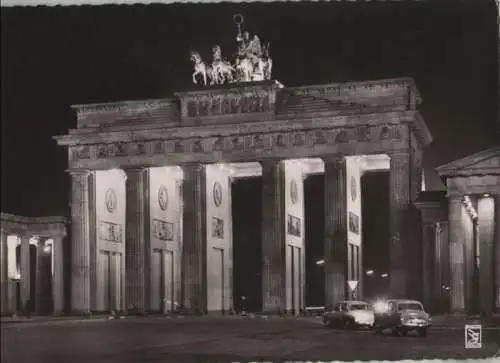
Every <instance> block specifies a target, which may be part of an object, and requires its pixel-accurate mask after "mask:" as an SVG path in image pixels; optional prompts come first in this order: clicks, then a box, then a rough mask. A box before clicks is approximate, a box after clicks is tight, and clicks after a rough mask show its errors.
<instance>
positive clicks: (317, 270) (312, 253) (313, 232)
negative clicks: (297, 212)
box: [304, 174, 325, 306]
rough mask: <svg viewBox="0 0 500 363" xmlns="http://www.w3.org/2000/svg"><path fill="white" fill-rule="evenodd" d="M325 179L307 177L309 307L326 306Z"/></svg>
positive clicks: (307, 301) (316, 176) (306, 218)
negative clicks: (323, 262) (324, 262)
mask: <svg viewBox="0 0 500 363" xmlns="http://www.w3.org/2000/svg"><path fill="white" fill-rule="evenodd" d="M324 188H325V178H324V175H323V174H318V175H309V176H308V177H307V178H306V179H305V180H304V212H305V229H306V233H305V250H306V286H305V289H306V291H305V292H306V293H305V305H306V306H324V304H325V270H324V266H323V265H322V264H321V260H323V258H324V243H323V240H324V235H325V198H324Z"/></svg>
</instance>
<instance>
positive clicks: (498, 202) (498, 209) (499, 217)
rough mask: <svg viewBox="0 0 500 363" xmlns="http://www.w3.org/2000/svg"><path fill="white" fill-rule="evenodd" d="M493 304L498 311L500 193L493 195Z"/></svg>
mask: <svg viewBox="0 0 500 363" xmlns="http://www.w3.org/2000/svg"><path fill="white" fill-rule="evenodd" d="M494 249H495V261H494V263H495V286H496V291H495V293H496V294H495V297H496V298H495V306H496V311H497V312H500V195H495V246H494Z"/></svg>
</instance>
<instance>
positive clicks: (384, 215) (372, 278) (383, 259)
mask: <svg viewBox="0 0 500 363" xmlns="http://www.w3.org/2000/svg"><path fill="white" fill-rule="evenodd" d="M361 198H362V211H361V215H362V231H363V273H364V280H363V281H364V298H365V300H372V299H375V298H377V297H384V296H387V294H388V293H389V276H388V275H385V274H388V273H389V267H390V265H389V262H390V260H389V172H388V171H370V172H365V173H364V174H363V176H362V177H361Z"/></svg>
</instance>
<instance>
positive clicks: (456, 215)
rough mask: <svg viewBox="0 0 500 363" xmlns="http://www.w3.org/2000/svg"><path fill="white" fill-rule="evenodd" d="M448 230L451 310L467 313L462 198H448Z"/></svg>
mask: <svg viewBox="0 0 500 363" xmlns="http://www.w3.org/2000/svg"><path fill="white" fill-rule="evenodd" d="M448 203H449V207H448V228H449V232H448V234H449V237H448V238H449V244H450V250H449V251H450V308H451V311H452V312H456V313H463V312H464V311H465V290H464V279H465V270H464V267H465V266H464V249H465V240H464V231H463V227H462V197H461V196H449V197H448Z"/></svg>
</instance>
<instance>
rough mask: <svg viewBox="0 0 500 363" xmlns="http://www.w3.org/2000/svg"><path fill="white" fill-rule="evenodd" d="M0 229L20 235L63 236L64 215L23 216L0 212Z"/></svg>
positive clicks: (64, 227) (64, 229) (64, 234)
mask: <svg viewBox="0 0 500 363" xmlns="http://www.w3.org/2000/svg"><path fill="white" fill-rule="evenodd" d="M0 219H1V229H2V231H3V232H4V233H8V234H16V235H20V236H42V237H47V238H51V237H64V236H66V225H67V223H68V221H67V219H66V218H65V217H60V216H50V217H24V216H17V215H14V214H10V213H1V215H0Z"/></svg>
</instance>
